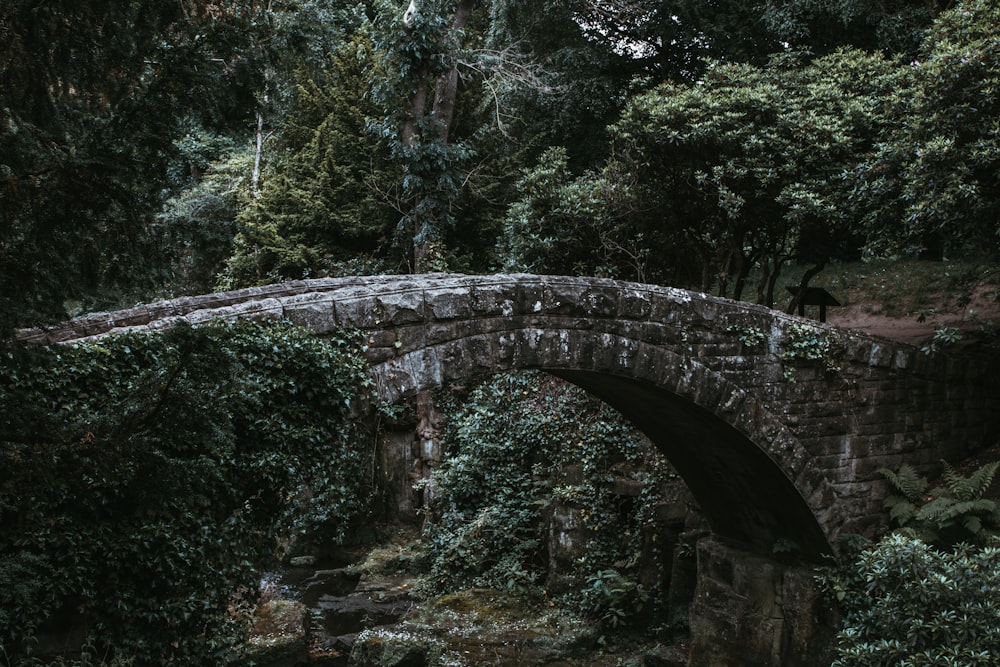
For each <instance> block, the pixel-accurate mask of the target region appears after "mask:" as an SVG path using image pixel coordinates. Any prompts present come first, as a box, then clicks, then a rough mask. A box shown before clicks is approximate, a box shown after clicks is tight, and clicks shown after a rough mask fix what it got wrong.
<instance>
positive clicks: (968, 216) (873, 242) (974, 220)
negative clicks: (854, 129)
mask: <svg viewBox="0 0 1000 667" xmlns="http://www.w3.org/2000/svg"><path fill="white" fill-rule="evenodd" d="M998 21H1000V6H998V5H997V3H995V2H988V1H985V0H982V1H980V0H971V1H969V2H962V3H960V4H958V6H956V7H955V8H954V9H951V10H949V11H947V12H944V13H943V14H941V15H940V16H939V17H938V20H937V21H936V22H935V23H934V26H933V28H932V29H931V30H930V31H929V32H928V34H927V38H926V40H925V41H924V43H923V44H922V46H921V50H920V53H919V55H918V57H917V59H915V60H914V61H913V62H912V63H911V64H910V65H909V66H908V67H906V68H905V71H906V75H905V78H903V79H901V89H902V90H903V91H905V94H900V95H897V96H894V97H889V98H887V99H890V100H893V102H894V103H893V104H892V106H891V107H890V109H889V113H890V114H891V115H890V117H891V119H892V122H891V123H887V124H886V125H885V127H884V131H883V135H882V137H880V141H879V142H878V145H877V146H876V150H875V151H873V153H872V154H871V155H870V156H868V159H866V160H865V161H864V162H863V163H862V165H861V168H860V170H859V172H858V176H859V178H858V179H857V186H856V190H857V192H856V194H857V197H856V200H855V204H856V206H858V207H860V208H861V209H862V210H867V211H868V212H869V214H868V216H867V218H866V223H867V233H868V239H869V244H870V247H871V249H872V251H873V252H879V253H898V252H904V253H912V252H919V251H922V250H924V249H926V248H928V247H932V248H933V247H934V246H937V247H938V250H937V255H938V256H940V253H941V252H942V247H941V246H942V243H943V241H944V240H947V250H949V251H952V252H955V251H972V252H984V253H987V254H995V253H996V252H997V251H998V250H1000V246H998V241H997V238H998V234H1000V224H998V223H997V220H1000V181H998V178H997V174H998V172H1000V127H998V125H997V120H996V119H997V117H1000V44H998V42H997V40H996V25H997V24H998Z"/></svg>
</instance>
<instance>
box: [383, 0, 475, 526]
mask: <svg viewBox="0 0 1000 667" xmlns="http://www.w3.org/2000/svg"><path fill="white" fill-rule="evenodd" d="M475 5H476V2H475V0H461V1H460V2H459V3H458V5H457V6H456V8H455V15H454V17H453V19H452V23H451V35H450V36H449V40H451V41H453V47H454V48H455V49H456V50H457V47H458V45H459V44H458V42H459V40H460V38H461V31H462V29H463V28H465V26H466V24H467V23H468V22H469V18H471V16H472V11H473V9H474V8H475ZM417 11H419V4H418V3H417V2H416V1H415V0H411V2H410V6H409V8H408V9H407V15H408V16H409V17H410V18H409V21H410V25H412V20H413V15H412V12H417ZM406 25H407V18H406V16H404V26H406ZM458 78H459V72H458V64H457V63H456V64H455V65H454V66H453V67H452V68H451V70H449V71H448V72H446V73H444V74H442V75H441V76H439V77H438V79H437V81H436V82H435V85H434V100H433V106H432V109H431V119H432V120H433V121H435V123H434V130H435V131H436V132H437V133H438V134H437V136H436V137H433V139H434V140H436V141H440V142H441V143H442V144H447V143H448V139H449V135H450V133H451V128H452V124H453V123H454V119H455V103H456V100H457V98H458ZM429 88H430V83H429V81H427V77H423V78H422V79H421V81H420V83H418V85H417V87H416V88H415V89H414V92H413V95H412V96H411V97H410V99H409V101H408V104H407V109H406V118H405V120H404V122H403V126H402V128H400V140H401V141H402V142H403V144H404V145H405V146H408V147H412V146H413V145H414V143H415V142H416V140H417V132H418V131H419V130H418V128H419V127H420V126H421V123H420V121H421V120H423V118H424V116H425V114H426V111H427V102H428V100H427V94H428V90H429ZM420 204H421V202H420V201H416V202H414V203H413V206H414V211H413V213H412V219H413V239H414V241H413V272H414V273H424V272H426V271H428V270H429V269H430V268H432V267H433V265H434V263H435V249H434V246H433V244H432V243H431V239H430V231H431V229H430V226H431V225H433V224H434V220H433V219H431V218H428V217H427V213H426V212H421V211H419V210H418V209H419V207H420ZM415 401H416V403H415V406H414V407H415V411H416V417H417V427H416V444H417V447H418V454H417V455H418V458H419V461H420V464H421V474H422V475H424V476H425V479H427V481H428V483H427V484H426V486H425V487H424V491H423V497H422V499H421V504H423V505H424V506H425V507H426V506H429V505H430V504H431V503H433V500H434V488H433V485H432V484H430V483H429V482H430V473H431V472H433V470H434V468H435V467H436V466H437V465H438V464H439V463H440V461H441V459H442V457H443V454H444V452H443V451H442V448H441V443H440V440H439V436H440V427H441V420H442V417H441V415H440V413H439V412H438V411H437V408H436V406H435V402H434V394H433V392H432V391H422V392H420V393H419V394H417V396H416V399H415Z"/></svg>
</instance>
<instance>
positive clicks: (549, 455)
mask: <svg viewBox="0 0 1000 667" xmlns="http://www.w3.org/2000/svg"><path fill="white" fill-rule="evenodd" d="M447 409H448V411H449V413H450V418H449V422H448V427H447V430H446V433H445V436H444V437H445V442H446V450H447V451H448V457H447V459H446V461H445V463H444V464H443V465H442V467H441V469H440V470H439V471H437V472H436V473H435V474H434V476H433V479H432V486H433V491H434V497H435V499H436V500H435V503H436V504H435V514H434V516H433V517H432V519H433V520H432V521H431V522H430V523H429V524H428V526H427V528H426V529H425V545H426V546H427V548H428V551H429V557H430V573H429V576H428V581H429V584H430V587H431V588H432V589H433V590H434V591H435V592H446V591H455V590H461V589H463V588H470V587H490V588H498V589H503V590H512V591H515V592H520V593H534V594H541V592H542V590H543V589H545V588H546V587H548V590H549V593H550V594H553V595H562V598H563V600H562V601H563V602H565V603H568V604H570V605H571V606H575V607H576V608H578V609H580V610H581V611H583V612H585V613H588V614H590V615H592V616H594V617H596V618H598V619H601V620H603V621H605V622H606V623H607V624H608V625H610V626H612V627H618V626H621V625H627V624H633V625H634V621H635V620H636V618H637V616H636V614H637V613H638V612H640V611H643V610H644V609H645V610H646V611H648V609H649V607H644V605H643V602H644V600H645V598H646V596H647V594H648V595H652V594H653V593H654V592H655V591H651V590H646V589H644V588H643V586H642V585H641V584H640V582H639V580H638V565H639V561H640V556H641V551H642V549H643V528H644V527H645V526H647V525H649V524H650V523H651V522H652V520H653V507H654V506H655V503H656V501H657V500H658V499H659V498H660V493H661V489H662V487H661V484H662V482H663V481H664V480H666V479H669V478H670V477H671V476H672V475H673V473H672V469H671V468H670V467H669V464H668V463H667V462H666V461H665V460H664V459H663V458H662V457H660V456H658V455H657V453H656V452H655V450H653V449H652V448H651V446H650V445H649V444H648V443H647V442H646V441H645V440H643V439H642V438H641V437H640V436H639V434H638V433H636V432H635V431H634V430H632V429H631V428H629V427H628V425H627V424H625V423H624V422H623V421H622V419H621V418H620V417H619V416H618V415H617V414H616V413H614V412H613V411H612V410H611V409H610V408H608V407H607V406H606V405H604V404H602V403H600V402H599V401H596V399H593V398H592V397H589V396H588V395H587V394H586V393H584V392H583V391H581V390H579V389H577V388H575V387H573V386H572V385H568V384H566V383H563V382H561V381H558V380H556V379H554V378H549V377H546V376H545V375H541V374H532V373H525V374H517V375H501V376H497V377H495V378H493V379H490V380H488V381H486V382H484V383H483V384H481V385H480V386H479V387H477V388H476V389H474V390H473V391H472V392H471V393H470V394H469V396H468V397H467V398H466V399H465V400H464V401H462V402H455V401H452V404H451V406H450V407H449V408H447ZM616 479H628V480H631V481H632V482H638V483H639V484H638V485H637V486H640V487H641V490H640V492H639V496H638V497H637V498H636V497H629V498H625V497H623V496H621V495H619V494H616V493H615V491H614V484H615V480H616ZM557 506H561V507H562V508H564V509H567V510H568V511H569V512H570V513H571V514H572V515H573V516H574V517H576V518H575V521H577V522H578V524H579V526H580V528H581V532H582V533H583V535H585V541H586V549H585V551H581V552H580V553H579V554H577V556H578V557H577V558H575V560H574V561H573V562H572V563H571V564H568V565H564V567H566V568H567V569H568V570H569V571H568V572H562V573H558V574H559V575H560V576H559V577H554V576H553V575H554V574H557V573H554V572H552V570H551V563H552V560H551V554H550V553H549V552H548V546H549V545H548V544H547V543H548V532H547V529H546V525H547V524H546V522H545V519H546V517H547V516H548V513H550V512H551V511H552V510H553V508H554V507H557ZM560 578H561V580H562V584H561V585H560V584H559V583H557V580H559V579H560ZM558 589H561V590H558ZM650 606H652V605H650ZM645 618H647V619H649V618H651V616H650V614H648V613H647V614H646V615H645Z"/></svg>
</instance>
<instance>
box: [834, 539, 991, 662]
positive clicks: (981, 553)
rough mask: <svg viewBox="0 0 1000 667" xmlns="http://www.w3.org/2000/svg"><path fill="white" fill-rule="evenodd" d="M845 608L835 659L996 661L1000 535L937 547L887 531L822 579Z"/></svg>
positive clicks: (842, 660)
mask: <svg viewBox="0 0 1000 667" xmlns="http://www.w3.org/2000/svg"><path fill="white" fill-rule="evenodd" d="M821 581H823V582H824V583H825V584H826V588H827V590H829V591H833V592H836V594H837V597H838V599H840V601H841V606H842V609H843V610H844V612H845V619H844V625H843V629H842V630H841V632H840V633H839V634H838V637H837V640H838V644H837V651H836V654H837V659H836V660H835V661H834V662H833V667H855V666H856V667H881V666H884V667H890V666H892V667H929V666H931V665H935V666H936V665H942V666H947V665H955V666H958V665H961V666H963V667H971V666H973V665H994V664H996V662H995V660H996V656H997V655H1000V542H998V541H996V540H994V541H993V542H992V543H991V544H987V545H985V546H979V547H975V546H970V545H960V546H958V547H957V548H955V549H954V550H953V551H940V550H938V549H935V548H934V547H931V546H929V545H927V544H926V543H924V542H922V541H921V540H919V539H916V538H914V537H908V536H906V535H902V534H894V535H890V536H888V537H886V538H884V539H883V540H881V541H880V542H878V543H877V544H874V545H870V546H869V547H868V548H865V549H863V550H861V551H860V553H858V555H857V556H856V557H855V558H854V559H853V560H852V561H851V562H849V563H847V564H846V565H845V566H844V567H842V568H840V569H839V570H838V571H837V572H836V573H835V574H833V575H832V576H828V577H825V578H823V579H821Z"/></svg>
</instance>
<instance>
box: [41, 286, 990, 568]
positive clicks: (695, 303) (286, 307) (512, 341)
mask: <svg viewBox="0 0 1000 667" xmlns="http://www.w3.org/2000/svg"><path fill="white" fill-rule="evenodd" d="M217 318H221V319H236V318H273V319H287V320H290V321H292V322H294V323H296V324H300V325H303V326H306V327H309V328H311V329H313V330H315V331H316V332H317V333H319V334H325V333H328V332H331V331H333V330H335V329H337V328H356V329H360V330H363V331H365V332H367V335H368V336H369V347H368V349H367V355H368V358H369V360H370V362H371V364H372V371H371V372H372V374H373V375H374V377H375V379H376V382H377V386H378V388H379V392H380V393H381V395H382V396H383V397H384V398H385V399H387V400H389V401H399V400H401V399H404V398H406V397H409V396H413V395H414V394H416V393H417V392H419V391H420V390H423V389H428V388H433V387H439V386H442V385H447V384H448V383H451V382H457V381H461V380H463V379H466V378H470V377H472V376H477V375H480V374H489V373H497V372H501V371H512V370H521V369H541V370H544V371H548V372H550V373H553V374H555V375H558V376H560V377H562V378H565V379H566V380H569V381H570V382H573V383H575V384H577V385H579V386H581V387H583V388H584V389H586V390H587V391H589V392H591V393H593V394H594V395H596V396H598V397H600V398H601V399H602V400H604V401H605V402H607V403H608V404H610V405H612V406H613V407H615V408H617V409H618V410H619V411H620V412H621V413H622V414H623V415H624V416H625V417H626V418H628V419H629V420H631V421H632V422H633V423H634V424H635V425H636V426H637V427H639V428H640V429H641V430H642V431H643V432H644V433H645V434H646V435H647V436H648V437H649V438H650V439H651V440H652V441H653V442H654V443H656V445H657V446H659V448H660V449H661V450H662V451H663V452H664V454H665V455H666V456H667V457H668V459H669V460H670V461H671V463H672V464H673V465H674V467H675V468H676V469H677V470H678V472H679V473H680V474H681V475H682V477H683V478H684V480H685V481H686V483H687V485H688V487H689V488H690V490H691V492H692V493H693V495H694V496H695V498H696V499H697V501H698V503H699V504H700V506H701V508H702V510H703V511H704V513H705V515H706V516H707V518H708V520H709V522H710V524H711V526H712V529H713V531H714V532H715V533H716V534H717V535H719V536H721V537H723V538H729V539H731V540H735V541H737V542H738V543H740V544H743V545H746V546H747V547H748V548H750V549H752V550H755V551H758V552H761V553H765V554H766V553H771V551H772V548H773V547H774V546H775V544H776V543H777V542H778V541H779V540H780V541H783V542H786V543H789V542H790V543H794V544H795V545H798V547H799V549H800V550H801V552H802V554H803V555H805V556H807V557H818V556H819V555H820V554H823V553H826V552H829V551H831V549H832V545H834V544H835V542H836V538H837V536H838V535H840V534H842V533H845V532H861V533H868V532H871V530H872V529H873V528H874V526H875V524H877V523H878V522H879V521H880V514H881V509H882V508H881V501H882V498H883V497H884V494H885V492H886V490H887V489H886V484H885V482H884V481H883V480H882V479H881V476H880V475H879V474H878V473H877V470H878V469H879V468H881V467H883V466H887V467H890V468H895V467H898V466H899V464H901V463H903V462H909V463H911V464H913V465H916V466H918V467H921V466H923V467H924V468H925V469H926V470H933V469H934V467H935V466H937V465H938V464H939V462H940V461H941V460H942V459H944V460H949V461H954V460H957V459H959V458H961V457H963V456H965V455H966V454H967V452H968V451H969V450H970V448H972V447H974V446H976V445H977V444H979V443H983V442H984V441H987V440H988V439H991V438H995V437H996V435H997V432H998V426H1000V410H998V405H1000V404H998V393H1000V392H998V386H997V383H996V382H995V373H994V371H993V370H992V369H991V368H989V367H988V365H987V364H984V363H983V362H982V360H980V361H979V362H976V361H974V360H970V359H965V358H955V357H948V356H945V355H941V354H935V355H930V356H928V355H925V354H922V353H921V352H920V351H919V350H917V349H916V348H913V347H911V346H907V345H903V344H897V343H893V342H889V341H886V340H881V339H876V338H872V337H870V336H868V335H865V334H863V333H860V332H854V331H846V330H840V329H837V328H835V327H831V326H829V325H823V324H818V323H815V322H812V321H809V320H804V319H802V318H798V317H794V316H788V315H785V314H783V313H779V312H776V311H773V310H770V309H767V308H763V307H761V306H756V305H751V304H746V303H741V302H735V301H729V300H726V299H720V298H714V297H710V296H706V295H704V294H698V293H693V292H687V291H683V290H679V289H673V288H669V287H658V286H651V285H640V284H633V283H626V282H618V281H612V280H602V279H595V278H570V277H558V276H535V275H495V276H465V275H451V274H430V275H419V276H413V275H406V276H381V277H352V278H343V279H322V280H310V281H299V282H292V283H286V284H282V285H273V286H267V287H261V288H252V289H246V290H240V291H235V292H227V293H221V294H211V295H206V296H199V297H187V298H180V299H174V300H171V301H165V302H161V303H156V304H152V305H147V306H140V307H137V308H132V309H129V310H124V311H119V312H114V313H100V314H94V315H88V316H85V317H82V318H78V319H76V320H73V321H71V322H69V323H66V324H64V325H61V326H59V327H56V328H51V329H47V330H34V331H30V332H24V334H23V338H25V339H28V340H33V341H36V342H42V343H55V342H69V341H74V340H81V339H86V338H91V337H96V336H102V335H106V334H108V333H114V332H122V331H127V330H135V329H158V328H162V327H168V326H171V325H173V324H176V323H178V322H182V321H183V322H189V323H192V324H198V323H203V322H207V321H210V320H214V319H217Z"/></svg>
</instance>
